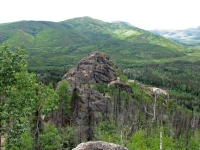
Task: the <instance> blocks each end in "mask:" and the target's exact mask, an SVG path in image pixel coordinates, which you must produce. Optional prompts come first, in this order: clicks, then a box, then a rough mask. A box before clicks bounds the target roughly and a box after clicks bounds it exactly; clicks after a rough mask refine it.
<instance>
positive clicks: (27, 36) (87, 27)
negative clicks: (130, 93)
mask: <svg viewBox="0 0 200 150" xmlns="http://www.w3.org/2000/svg"><path fill="white" fill-rule="evenodd" d="M22 42H23V43H24V46H25V47H26V48H27V53H28V54H29V55H30V57H29V60H28V61H29V66H30V68H35V69H38V68H40V69H42V70H43V69H46V68H54V67H56V68H59V67H63V66H66V65H68V66H70V65H73V64H74V63H75V62H77V61H78V60H79V59H80V58H82V57H83V56H84V55H86V54H88V53H90V52H93V51H96V50H98V51H102V52H105V53H108V54H109V55H111V57H112V60H114V61H116V62H117V63H118V64H119V65H120V66H126V67H132V66H134V64H135V62H136V61H137V65H138V64H139V63H138V62H140V63H144V62H151V61H154V60H160V59H166V58H176V57H181V56H184V55H185V54H184V53H183V52H182V51H183V50H184V48H183V47H182V46H180V45H178V44H176V43H174V42H172V41H170V40H168V39H167V38H164V37H162V36H159V35H155V34H152V33H151V32H148V31H145V30H142V29H139V28H137V27H133V26H127V25H123V24H122V23H121V24H116V23H108V22H103V21H101V20H96V19H93V18H90V17H81V18H74V19H69V20H66V21H62V22H58V23H56V22H48V21H20V22H14V23H8V24H1V25H0V45H2V44H5V43H7V44H8V45H9V47H10V48H13V47H16V46H17V45H19V44H20V43H22Z"/></svg>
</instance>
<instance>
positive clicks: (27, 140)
mask: <svg viewBox="0 0 200 150" xmlns="http://www.w3.org/2000/svg"><path fill="white" fill-rule="evenodd" d="M21 139H22V145H21V149H24V150H29V149H31V148H32V142H33V139H32V137H31V135H30V131H26V132H24V133H23V134H22V135H21Z"/></svg>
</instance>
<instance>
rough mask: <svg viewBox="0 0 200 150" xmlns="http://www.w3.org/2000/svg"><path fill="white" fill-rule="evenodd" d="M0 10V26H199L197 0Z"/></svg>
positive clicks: (57, 0) (21, 1)
mask: <svg viewBox="0 0 200 150" xmlns="http://www.w3.org/2000/svg"><path fill="white" fill-rule="evenodd" d="M0 6H1V7H0V23H6V22H15V21H20V20H45V21H55V22H57V21H63V20H67V19H70V18H76V17H82V16H89V17H92V18H95V19H100V20H103V21H107V22H110V21H126V22H129V23H131V24H132V25H134V26H137V27H139V28H142V29H146V30H149V29H185V28H190V27H197V26H200V19H199V18H200V17H199V15H200V8H199V7H200V0H1V1H0Z"/></svg>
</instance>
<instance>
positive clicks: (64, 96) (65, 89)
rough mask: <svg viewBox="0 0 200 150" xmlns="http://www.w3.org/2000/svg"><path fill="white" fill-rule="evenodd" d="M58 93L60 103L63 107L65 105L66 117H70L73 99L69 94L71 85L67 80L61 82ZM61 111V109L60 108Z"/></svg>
mask: <svg viewBox="0 0 200 150" xmlns="http://www.w3.org/2000/svg"><path fill="white" fill-rule="evenodd" d="M56 93H57V94H58V95H59V99H60V103H61V104H62V106H63V105H64V107H65V108H64V110H65V115H66V116H69V115H70V109H71V107H70V104H71V97H70V95H71V94H70V92H69V83H68V82H67V81H66V80H62V81H61V82H59V85H58V87H57V89H56ZM60 109H61V108H60Z"/></svg>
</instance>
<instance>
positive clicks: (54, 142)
mask: <svg viewBox="0 0 200 150" xmlns="http://www.w3.org/2000/svg"><path fill="white" fill-rule="evenodd" d="M40 140H41V147H42V149H44V150H49V149H60V148H61V147H62V143H61V136H60V135H59V132H58V129H57V128H56V127H55V126H54V125H47V126H46V127H45V130H44V132H43V134H41V135H40Z"/></svg>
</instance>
